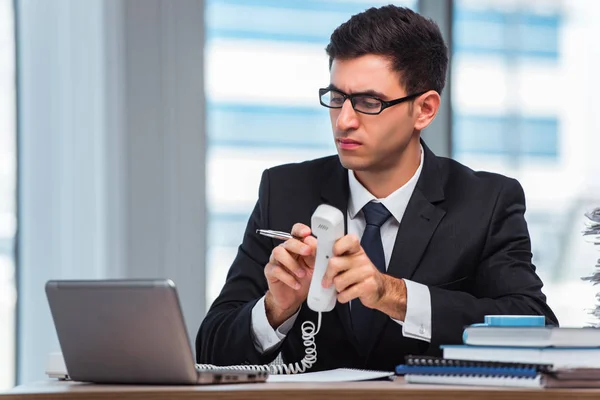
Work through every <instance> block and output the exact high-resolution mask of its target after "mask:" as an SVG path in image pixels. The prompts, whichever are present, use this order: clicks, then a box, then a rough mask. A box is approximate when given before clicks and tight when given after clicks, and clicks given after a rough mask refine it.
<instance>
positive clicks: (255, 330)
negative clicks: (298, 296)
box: [251, 296, 300, 353]
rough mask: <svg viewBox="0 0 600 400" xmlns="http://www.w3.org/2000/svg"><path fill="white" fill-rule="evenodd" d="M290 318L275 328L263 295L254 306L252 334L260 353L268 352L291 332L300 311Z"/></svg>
mask: <svg viewBox="0 0 600 400" xmlns="http://www.w3.org/2000/svg"><path fill="white" fill-rule="evenodd" d="M299 312H300V310H299V309H298V311H296V313H295V314H294V315H292V316H291V317H290V318H288V319H287V320H286V321H285V322H284V323H283V324H281V325H280V326H279V327H278V328H277V329H273V327H272V326H271V324H269V320H268V319H267V311H266V309H265V296H263V297H261V298H260V300H258V301H257V302H256V304H255V305H254V308H252V322H251V323H252V336H253V338H252V339H253V341H254V347H255V348H256V350H257V351H258V352H260V353H266V352H268V351H269V350H271V349H272V348H274V347H275V346H277V345H278V344H279V343H281V341H282V340H283V339H285V337H286V336H287V334H288V333H289V331H290V330H291V329H292V326H294V322H296V318H297V317H298V313H299Z"/></svg>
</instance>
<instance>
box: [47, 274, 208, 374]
mask: <svg viewBox="0 0 600 400" xmlns="http://www.w3.org/2000/svg"><path fill="white" fill-rule="evenodd" d="M46 295H47V298H48V302H49V305H50V310H51V313H52V318H53V320H54V325H55V327H56V332H57V335H58V340H59V343H60V347H61V350H62V353H63V357H64V360H65V365H66V367H67V371H68V373H69V376H70V378H71V379H73V380H76V381H84V382H96V383H151V384H194V383H196V382H197V381H198V373H197V371H196V368H195V362H194V357H193V353H192V349H191V346H190V342H189V340H188V335H187V331H186V328H185V323H184V319H183V315H182V312H181V307H180V304H179V299H178V296H177V292H176V289H175V285H174V283H173V282H172V281H170V280H94V281H57V280H55V281H49V282H48V283H47V284H46ZM204 381H206V379H204Z"/></svg>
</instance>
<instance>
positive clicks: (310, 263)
mask: <svg viewBox="0 0 600 400" xmlns="http://www.w3.org/2000/svg"><path fill="white" fill-rule="evenodd" d="M304 244H306V245H307V246H309V247H310V251H311V252H310V255H308V256H304V257H303V261H304V263H305V264H306V266H307V267H309V268H314V267H315V255H316V254H317V238H316V237H314V236H307V237H305V238H304Z"/></svg>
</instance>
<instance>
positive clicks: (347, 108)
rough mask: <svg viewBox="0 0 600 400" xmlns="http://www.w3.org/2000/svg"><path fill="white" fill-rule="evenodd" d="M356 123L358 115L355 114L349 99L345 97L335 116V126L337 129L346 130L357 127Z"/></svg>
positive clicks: (357, 123)
mask: <svg viewBox="0 0 600 400" xmlns="http://www.w3.org/2000/svg"><path fill="white" fill-rule="evenodd" d="M358 125H359V121H358V115H356V111H354V108H352V103H351V102H350V99H346V101H345V102H344V104H343V105H342V108H341V110H340V111H339V115H338V116H337V119H336V122H335V127H336V129H337V130H338V131H346V130H352V129H357V128H358Z"/></svg>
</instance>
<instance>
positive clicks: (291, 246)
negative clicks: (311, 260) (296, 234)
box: [281, 239, 313, 256]
mask: <svg viewBox="0 0 600 400" xmlns="http://www.w3.org/2000/svg"><path fill="white" fill-rule="evenodd" d="M305 240H306V239H305ZM281 246H282V247H283V248H284V249H286V250H287V251H288V252H290V253H294V254H298V255H300V256H310V255H311V254H312V253H313V250H312V248H311V247H310V246H309V245H307V244H305V243H304V242H303V241H301V240H298V239H288V240H286V241H285V242H283V243H282V244H281Z"/></svg>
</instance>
